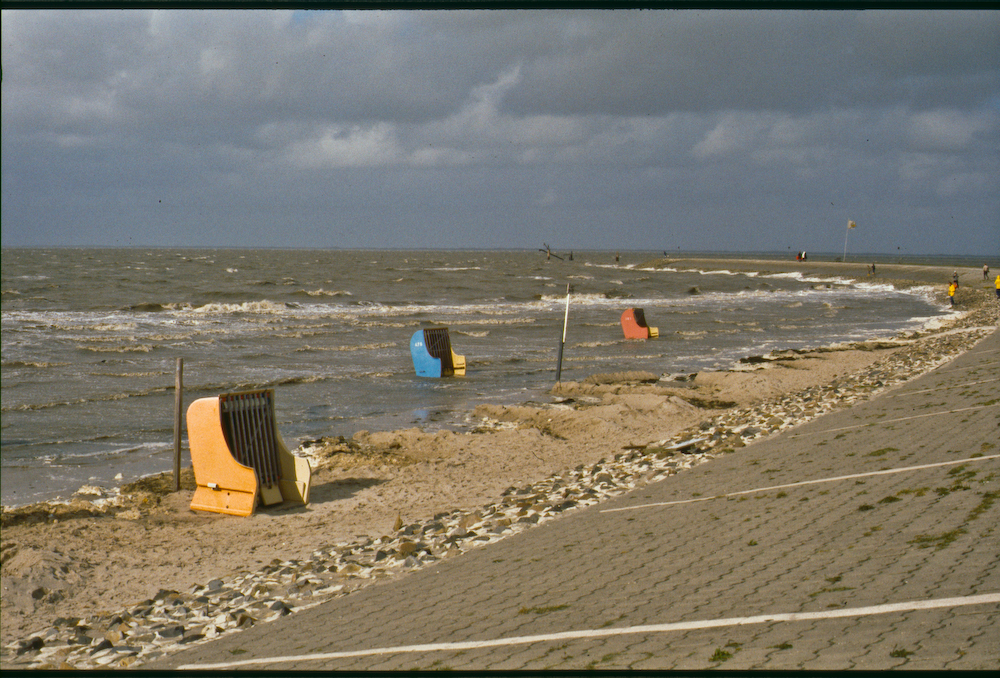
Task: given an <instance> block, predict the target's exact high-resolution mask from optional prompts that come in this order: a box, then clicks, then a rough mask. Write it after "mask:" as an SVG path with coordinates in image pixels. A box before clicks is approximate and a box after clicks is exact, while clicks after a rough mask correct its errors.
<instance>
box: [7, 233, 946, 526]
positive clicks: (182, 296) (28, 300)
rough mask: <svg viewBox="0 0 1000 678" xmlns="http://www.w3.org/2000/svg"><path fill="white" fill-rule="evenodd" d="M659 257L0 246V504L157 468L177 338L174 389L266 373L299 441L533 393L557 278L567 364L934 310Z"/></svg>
mask: <svg viewBox="0 0 1000 678" xmlns="http://www.w3.org/2000/svg"><path fill="white" fill-rule="evenodd" d="M656 256H657V253H637V252H630V253H626V254H624V255H623V256H622V258H621V261H620V262H617V263H616V262H615V256H614V254H609V253H604V252H579V253H576V254H575V257H574V260H573V261H559V260H556V259H553V260H550V261H547V260H546V257H545V255H544V254H542V253H539V252H526V251H504V252H470V251H441V252H432V251H417V252H412V251H411V252H403V251H304V250H279V251H275V250H164V249H158V250H148V251H147V250H135V249H117V250H110V249H109V250H74V249H54V250H4V251H3V262H2V264H3V265H2V294H3V304H2V338H3V342H2V381H3V388H2V419H3V422H2V428H3V440H2V476H0V484H2V502H3V504H4V505H6V506H12V505H21V504H25V503H29V502H33V501H39V500H43V499H50V498H53V497H55V496H58V495H61V496H68V495H70V494H71V493H72V492H73V491H74V490H76V489H77V488H79V487H80V486H81V485H82V484H85V483H96V484H103V485H108V486H110V485H114V484H115V483H114V480H113V479H114V477H115V475H116V474H118V473H121V474H122V475H123V478H124V480H125V481H129V480H132V479H134V478H136V477H139V476H141V475H146V474H148V473H152V472H158V471H165V470H169V469H171V468H172V461H171V455H172V449H173V445H172V437H173V407H174V390H173V386H174V375H175V364H176V359H177V358H183V359H184V386H185V393H184V401H185V406H186V405H187V404H189V403H190V402H191V401H192V400H193V399H195V398H198V397H203V396H207V395H216V394H218V393H221V392H226V391H236V390H244V389H250V388H259V387H273V388H275V389H276V405H277V410H278V411H277V415H278V424H279V428H280V430H281V432H282V435H283V437H284V438H285V439H286V441H287V442H288V443H289V445H291V446H294V445H295V444H297V443H298V441H300V440H302V439H308V438H316V437H319V436H323V435H352V434H353V433H354V432H356V431H358V430H360V429H369V430H388V429H394V428H403V427H410V426H421V427H428V428H433V427H439V428H443V427H448V428H460V427H462V426H465V425H468V424H469V422H468V421H466V419H465V416H466V414H467V413H468V412H470V411H471V410H472V408H473V407H474V406H475V405H476V404H479V403H483V402H503V403H512V402H522V401H527V400H532V399H545V398H544V392H545V391H546V390H547V389H549V388H550V387H551V386H552V384H553V383H554V380H555V369H556V358H557V353H558V346H559V339H560V336H561V333H562V323H563V317H564V312H565V296H566V294H565V293H566V286H567V284H570V285H572V286H573V294H572V295H571V303H570V310H569V321H570V322H569V330H568V333H567V341H566V348H565V356H564V362H563V375H562V378H563V380H567V381H568V380H573V379H581V378H583V377H585V376H587V375H589V374H592V373H595V372H605V371H617V370H632V369H640V370H649V371H652V372H656V373H664V372H667V373H681V372H694V371H698V370H702V369H706V368H716V367H724V366H727V365H730V364H732V363H733V362H734V361H735V360H737V359H739V358H740V357H743V356H747V355H753V354H759V353H761V352H765V351H767V350H770V349H782V348H794V347H804V346H817V345H823V344H829V343H833V342H839V341H846V340H859V339H865V338H870V337H873V336H888V335H892V334H894V333H895V332H897V331H899V330H903V329H916V328H918V327H920V326H921V325H922V324H924V323H925V322H927V321H928V320H929V319H931V318H934V317H937V316H941V315H944V314H946V313H948V310H947V309H946V308H944V307H943V306H941V305H940V304H936V303H934V302H932V301H931V300H930V295H929V291H923V292H922V291H920V290H915V291H910V292H901V291H897V290H894V289H893V288H891V287H890V286H888V285H881V284H856V285H849V284H846V282H845V281H841V280H835V279H822V280H820V279H804V278H802V277H801V276H798V275H773V276H762V275H745V274H730V273H725V272H712V273H702V272H696V271H677V270H665V271H658V270H651V269H644V268H642V266H641V264H642V263H643V262H648V261H651V260H653V259H655V258H656ZM695 286H696V287H697V288H698V289H699V291H700V293H698V294H691V293H690V290H691V288H692V287H695ZM632 306H636V307H641V308H643V309H645V313H646V318H647V320H648V321H649V324H650V325H653V326H657V327H659V330H660V338H659V339H658V340H655V341H647V342H636V341H626V340H624V339H623V338H622V333H621V329H620V326H619V317H620V315H621V312H622V311H623V310H624V309H626V308H628V307H632ZM430 324H437V325H446V326H448V327H449V328H450V334H451V339H452V345H453V347H454V349H455V351H456V352H457V353H459V354H462V355H465V356H466V358H467V360H468V374H467V376H466V377H464V378H453V379H443V380H440V379H421V378H418V377H416V376H415V374H414V370H413V365H412V361H411V358H410V353H409V339H410V336H411V335H412V334H413V332H414V331H416V330H417V329H420V328H421V327H426V326H428V325H430ZM183 463H185V464H189V463H190V461H189V459H187V458H186V454H185V459H184V462H183Z"/></svg>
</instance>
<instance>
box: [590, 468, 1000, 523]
mask: <svg viewBox="0 0 1000 678" xmlns="http://www.w3.org/2000/svg"><path fill="white" fill-rule="evenodd" d="M987 459H1000V454H990V455H987V456H983V457H969V458H967V459H956V460H955V461H939V462H936V463H933V464H921V465H920V466H903V467H902V468H890V469H883V470H881V471H868V472H867V473H852V474H851V475H849V476H834V477H833V478H818V479H816V480H801V481H799V482H797V483H786V484H784V485H771V486H770V487H757V488H754V489H752V490H740V491H739V492H729V493H727V494H715V495H712V496H711V497H698V498H696V499H679V500H677V501H660V502H655V503H652V504H639V505H638V506H622V507H619V508H611V509H602V510H601V511H600V512H601V513H616V512H618V511H634V510H636V509H643V508H653V507H657V506H677V505H678V504H694V503H695V502H699V501H711V500H712V499H725V498H726V497H738V496H740V495H741V494H754V493H756V492H768V491H769V490H784V489H787V488H789V487H801V486H803V485H818V484H819V483H833V482H837V481H838V480H854V479H855V478H869V477H871V476H885V475H890V474H893V473H906V472H907V471H920V470H922V469H926V468H936V467H938V466H955V465H956V464H967V463H969V462H973V461H986V460H987Z"/></svg>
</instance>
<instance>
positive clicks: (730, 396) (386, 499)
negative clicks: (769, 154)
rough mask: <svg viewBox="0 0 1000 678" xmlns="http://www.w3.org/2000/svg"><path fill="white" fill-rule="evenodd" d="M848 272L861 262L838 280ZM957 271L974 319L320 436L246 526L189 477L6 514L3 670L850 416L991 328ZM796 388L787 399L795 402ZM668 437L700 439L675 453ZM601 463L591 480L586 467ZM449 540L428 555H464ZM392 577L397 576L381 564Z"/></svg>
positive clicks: (980, 298) (991, 317) (992, 315)
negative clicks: (452, 425)
mask: <svg viewBox="0 0 1000 678" xmlns="http://www.w3.org/2000/svg"><path fill="white" fill-rule="evenodd" d="M806 263H807V264H808V263H809V262H806ZM654 264H657V265H663V264H664V262H654ZM669 265H670V266H672V267H678V268H698V269H702V270H717V269H721V268H725V269H727V270H766V271H771V272H784V271H792V270H800V271H804V272H812V273H815V274H817V275H836V276H842V277H849V276H850V275H851V273H853V274H854V275H855V276H856V275H857V274H858V271H857V268H858V265H852V264H836V263H823V264H816V265H815V267H813V266H809V267H808V268H807V266H805V265H800V264H797V263H796V262H789V263H788V264H784V263H783V262H744V261H725V262H721V261H718V260H711V261H708V260H706V261H695V260H687V261H673V262H670V263H669ZM848 266H852V267H853V268H854V270H853V271H848V270H846V269H844V270H841V269H842V267H848ZM860 266H861V267H862V272H864V264H862V265H860ZM887 268H889V267H879V271H880V274H882V275H888V274H889V271H886V270H885V269H887ZM899 268H900V270H898V271H896V270H894V271H892V275H893V278H894V279H896V280H901V281H906V284H935V285H939V286H940V287H941V288H942V289H941V294H942V296H943V285H944V283H946V282H947V280H948V279H949V278H950V276H951V271H950V270H944V269H941V268H933V267H899ZM903 269H905V270H903ZM911 269H912V270H911ZM928 269H929V270H928ZM960 274H961V277H962V282H963V288H962V289H961V291H960V295H959V298H958V301H959V304H960V305H961V306H963V307H964V308H966V309H968V313H967V314H966V315H965V316H964V317H963V318H961V319H958V320H956V321H954V323H953V324H952V325H951V326H949V327H943V328H940V329H937V330H933V331H928V332H923V333H920V334H919V335H918V334H912V335H908V336H904V337H899V338H897V340H894V341H878V342H865V343H862V344H853V345H849V346H837V347H819V348H817V349H816V350H811V351H794V352H793V351H789V352H782V353H779V354H773V355H768V356H757V357H748V358H750V359H749V360H748V361H746V362H744V363H742V364H741V365H738V366H734V367H735V369H733V370H731V371H723V372H706V373H699V374H697V375H685V376H684V377H682V378H676V377H667V376H665V375H659V374H650V373H644V372H631V373H619V374H611V375H594V376H593V377H591V378H589V379H587V380H585V381H583V382H578V383H576V382H564V383H563V384H561V385H559V386H558V387H557V388H555V389H553V392H552V394H551V399H550V400H548V401H546V402H542V403H525V404H523V405H520V406H516V407H504V406H485V405H483V406H480V407H478V408H477V409H476V411H475V412H474V416H475V418H476V420H477V421H478V422H480V424H479V426H478V427H477V428H476V429H475V430H474V431H472V432H469V433H452V432H437V433H427V432H423V431H420V430H417V429H410V430H405V431H392V432H364V431H362V432H359V433H358V434H356V435H355V436H354V437H353V438H351V439H344V438H338V439H322V440H318V441H313V442H312V443H311V444H309V445H308V446H304V447H306V448H307V449H306V450H304V451H306V452H308V455H309V456H310V458H311V459H312V463H313V466H314V469H315V471H314V478H313V489H312V501H311V503H310V504H309V506H308V507H306V508H302V507H297V506H279V507H273V508H267V509H264V510H261V511H259V512H258V513H257V514H256V515H254V516H252V517H250V518H233V517H227V516H220V515H216V514H205V513H195V512H192V511H190V510H189V508H188V503H189V502H190V497H191V491H192V490H193V477H192V475H191V474H190V470H188V471H187V473H186V474H185V477H184V479H183V483H182V491H181V492H179V493H172V492H170V491H169V489H170V488H171V486H172V481H171V479H170V478H169V476H167V477H154V478H148V479H144V480H142V481H139V482H137V483H133V484H131V485H128V486H125V487H124V488H123V490H122V494H121V496H120V497H117V498H115V500H114V501H111V502H108V503H107V504H105V505H103V506H102V505H100V504H101V503H100V502H97V503H95V502H93V501H89V500H88V499H87V498H84V497H81V498H80V499H79V500H78V501H75V502H73V503H70V504H67V505H50V504H43V505H35V506H30V507H23V508H20V509H16V510H13V511H4V513H3V517H2V520H3V538H2V551H0V553H2V568H3V569H2V586H3V589H2V629H3V631H2V657H0V659H2V664H3V666H5V667H9V666H39V665H44V664H48V665H50V666H55V667H58V666H59V665H60V664H59V661H67V662H68V664H69V665H72V666H76V667H84V666H88V665H92V664H88V663H87V662H86V661H83V660H81V658H82V657H90V656H97V654H98V653H94V652H92V651H90V650H89V649H87V650H84V649H83V648H81V647H79V646H78V645H77V646H76V647H74V644H73V643H72V642H67V640H66V636H67V629H70V628H72V629H76V630H75V631H74V633H75V637H77V638H81V637H83V638H87V639H88V640H87V641H83V640H80V641H79V642H87V643H88V648H89V647H96V646H97V645H98V644H100V642H101V641H107V642H106V644H108V645H115V644H118V643H124V644H125V645H128V644H129V643H132V645H131V646H134V647H139V646H141V645H142V643H143V642H144V641H142V640H137V639H136V638H130V637H127V636H128V634H129V628H127V625H123V623H122V620H121V618H120V614H119V613H120V612H121V611H123V610H126V609H129V608H133V607H134V606H136V605H137V604H138V603H139V602H140V601H143V600H146V599H160V600H162V599H164V598H165V597H168V596H170V595H173V594H171V592H180V593H181V594H182V595H184V594H188V595H190V594H189V593H188V592H191V591H193V590H195V589H196V587H199V586H205V585H207V584H208V583H209V582H212V581H217V580H218V581H221V580H227V578H228V579H231V578H232V577H233V576H234V573H238V572H242V573H246V574H247V576H252V574H253V573H256V572H261V571H264V570H266V569H267V568H268V566H269V565H270V564H271V563H272V562H274V561H275V560H278V561H282V562H288V561H291V560H294V559H301V560H306V559H308V556H309V555H310V554H311V553H313V552H315V551H316V550H317V549H321V548H323V547H327V546H328V545H333V544H338V543H340V544H352V543H353V544H369V545H370V544H372V543H373V540H376V539H378V538H380V537H382V536H383V535H385V536H391V535H397V534H399V533H400V532H401V531H402V530H405V529H406V526H412V525H414V524H418V523H421V522H424V523H426V522H427V521H431V520H432V519H433V518H434V517H435V516H440V515H442V514H454V512H455V511H464V512H465V513H466V514H468V515H472V514H473V513H474V514H475V515H477V516H479V518H482V514H483V513H485V512H487V511H486V510H485V509H484V507H486V506H490V505H497V504H499V503H502V499H503V498H504V497H510V496H512V495H514V494H517V493H518V492H519V491H523V492H526V493H528V494H529V495H532V496H534V495H533V494H532V492H533V491H530V489H525V488H531V487H533V486H535V485H537V484H538V483H539V482H540V481H543V480H544V479H546V478H549V477H551V476H554V475H556V474H561V473H563V472H565V471H566V470H567V469H578V470H580V469H582V470H580V472H579V473H578V474H577V475H578V476H579V477H581V478H583V477H586V478H588V479H589V480H587V482H593V483H605V482H606V481H604V480H597V479H598V478H601V477H603V476H608V477H609V478H612V479H613V476H614V474H615V471H614V469H613V468H612V467H615V464H617V463H618V462H621V463H622V464H624V462H625V460H626V459H627V460H629V462H630V463H631V461H634V460H636V459H638V460H639V461H641V460H642V459H643V458H644V457H649V458H654V457H655V458H665V457H666V458H669V457H671V456H674V457H677V458H678V459H681V458H684V459H685V462H686V463H690V460H692V459H697V460H699V461H702V460H707V459H710V458H711V456H712V455H716V454H726V453H731V452H734V451H736V450H738V449H739V448H740V447H742V446H743V445H745V444H747V443H748V442H751V441H752V440H754V439H756V438H758V437H761V436H766V435H772V434H775V433H778V432H780V431H781V430H784V429H785V428H787V427H789V426H793V425H795V424H796V423H797V422H800V421H804V420H807V419H810V418H812V417H815V416H818V415H819V414H822V413H823V412H824V411H828V410H829V409H831V408H834V407H845V406H849V405H850V403H851V402H855V401H856V400H857V399H861V398H868V397H871V395H872V394H873V393H877V392H879V391H880V390H882V389H884V388H886V387H888V386H891V384H892V383H895V382H898V381H899V380H901V379H906V378H911V377H912V376H916V374H918V373H922V372H923V371H926V370H927V369H930V368H932V367H933V366H935V365H936V364H939V363H940V362H941V361H942V360H946V359H949V358H951V357H954V356H955V355H958V354H959V353H961V352H962V351H964V350H966V349H967V348H968V347H969V346H971V345H972V344H973V343H975V341H976V340H977V339H978V338H979V337H981V336H983V333H984V332H988V331H992V329H993V328H995V327H996V324H997V318H998V305H997V304H996V303H995V300H994V299H993V298H992V291H991V289H990V290H987V289H985V287H984V285H983V284H982V281H981V272H979V271H975V270H971V269H968V270H964V271H961V272H960ZM977 275H978V276H979V279H978V280H977V279H976V277H975V276H977ZM883 279H884V278H883ZM968 328H986V329H978V330H969V329H968ZM794 394H798V397H790V396H792V395H794ZM677 440H698V441H699V442H698V443H697V444H696V445H695V446H693V447H691V448H688V449H685V450H683V451H679V450H676V451H671V450H670V449H669V448H670V447H671V442H672V441H677ZM691 453H695V454H691ZM598 463H600V464H602V465H603V466H602V468H603V469H605V470H604V471H603V472H602V473H589V472H588V471H587V469H588V468H589V469H593V468H595V466H594V465H596V464H598ZM683 466H684V464H680V463H678V464H674V465H673V466H672V467H671V468H670V469H668V472H667V473H666V474H665V475H670V473H673V472H682V469H683ZM662 477H663V475H650V476H648V477H646V478H645V480H646V481H648V480H659V479H661V478H662ZM643 481H644V480H643V477H638V478H637V479H635V481H634V482H643ZM630 482H631V481H630ZM621 487H623V488H624V487H625V485H624V484H621ZM518 488H520V489H518ZM623 491H624V490H623ZM90 499H91V500H92V499H93V497H91V498H90ZM540 503H541V502H540ZM465 522H466V527H468V526H469V525H470V524H471V523H470V521H465ZM508 522H509V521H508ZM464 529H465V528H463V530H464ZM456 543H457V542H454V541H453V542H452V544H451V547H455V544H456ZM451 547H449V548H448V549H446V550H445V552H442V553H438V554H436V555H434V557H447V556H448V554H449V553H454V552H460V551H461V548H458V547H455V548H451ZM394 571H399V570H390V569H388V568H384V569H383V570H382V571H381V572H382V573H383V574H385V575H386V576H388V575H389V574H392V572H394ZM368 574H369V575H370V576H367V579H366V580H365V582H360V583H359V582H358V580H357V577H354V576H353V575H352V572H351V571H348V570H347V569H344V570H336V571H334V572H333V573H332V575H331V576H336V577H341V578H342V579H343V581H344V582H345V585H347V589H349V588H350V587H351V586H357V585H362V584H364V583H367V582H369V581H373V580H375V579H377V578H378V577H377V576H374V575H371V570H369V571H368ZM334 588H335V587H334ZM347 589H345V590H347ZM164 592H166V594H165V593H164ZM331 595H332V594H331ZM289 607H290V608H292V609H294V607H295V605H294V604H290V605H289ZM279 613H283V610H281V611H279ZM116 618H117V620H116ZM79 629H85V631H84V632H81V631H79ZM189 630H190V629H189ZM181 638H183V633H182V636H181ZM43 649H44V650H46V651H48V654H43V653H42V652H40V650H43ZM81 650H82V651H81ZM104 656H107V655H104ZM149 656H150V655H149V654H143V653H142V652H139V651H137V652H134V653H125V654H124V655H123V659H121V660H120V661H119V662H118V663H116V664H114V665H129V664H134V663H135V662H137V661H140V663H141V660H144V659H145V658H148V657H149ZM56 658H61V659H60V660H59V661H57V660H56Z"/></svg>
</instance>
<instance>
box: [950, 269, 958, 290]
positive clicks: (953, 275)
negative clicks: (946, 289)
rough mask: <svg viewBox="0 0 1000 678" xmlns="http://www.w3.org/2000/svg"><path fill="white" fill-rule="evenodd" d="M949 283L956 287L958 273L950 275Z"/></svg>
mask: <svg viewBox="0 0 1000 678" xmlns="http://www.w3.org/2000/svg"><path fill="white" fill-rule="evenodd" d="M951 281H952V282H953V283H954V284H955V287H956V288H957V287H958V271H955V272H954V273H952V274H951Z"/></svg>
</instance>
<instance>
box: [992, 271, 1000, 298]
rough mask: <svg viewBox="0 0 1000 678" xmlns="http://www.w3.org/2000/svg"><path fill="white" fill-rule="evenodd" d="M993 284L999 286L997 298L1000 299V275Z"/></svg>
mask: <svg viewBox="0 0 1000 678" xmlns="http://www.w3.org/2000/svg"><path fill="white" fill-rule="evenodd" d="M993 284H994V285H996V286H997V299H1000V275H998V276H997V279H996V280H995V281H994V283H993Z"/></svg>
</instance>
